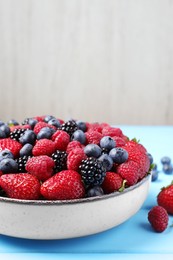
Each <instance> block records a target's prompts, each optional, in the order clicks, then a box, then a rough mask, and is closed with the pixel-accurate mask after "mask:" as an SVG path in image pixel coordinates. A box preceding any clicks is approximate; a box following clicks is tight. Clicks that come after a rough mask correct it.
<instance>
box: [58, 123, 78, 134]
mask: <svg viewBox="0 0 173 260" xmlns="http://www.w3.org/2000/svg"><path fill="white" fill-rule="evenodd" d="M60 129H61V130H63V131H65V132H67V133H68V134H69V135H70V137H71V136H72V134H73V133H74V132H75V131H76V130H78V126H77V124H76V122H75V120H69V121H67V122H65V123H64V124H62V125H61V127H60Z"/></svg>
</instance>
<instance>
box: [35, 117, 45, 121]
mask: <svg viewBox="0 0 173 260" xmlns="http://www.w3.org/2000/svg"><path fill="white" fill-rule="evenodd" d="M33 118H34V119H36V120H37V121H38V122H43V121H44V118H45V116H34V117H33Z"/></svg>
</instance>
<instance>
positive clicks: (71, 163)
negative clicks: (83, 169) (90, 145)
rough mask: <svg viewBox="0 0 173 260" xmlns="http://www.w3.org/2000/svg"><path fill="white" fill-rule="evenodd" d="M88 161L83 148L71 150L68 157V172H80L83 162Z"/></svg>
mask: <svg viewBox="0 0 173 260" xmlns="http://www.w3.org/2000/svg"><path fill="white" fill-rule="evenodd" d="M84 159H86V155H85V153H84V151H83V149H81V148H75V149H73V150H71V151H70V152H69V154H68V156H67V168H68V170H74V171H78V170H79V165H80V164H81V161H82V160H84Z"/></svg>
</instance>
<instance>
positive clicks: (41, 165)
mask: <svg viewBox="0 0 173 260" xmlns="http://www.w3.org/2000/svg"><path fill="white" fill-rule="evenodd" d="M54 166H55V162H54V160H53V159H52V158H50V157H49V156H47V155H39V156H35V157H31V158H29V159H28V161H27V163H26V166H25V168H26V170H27V171H28V172H29V173H30V174H32V175H34V176H36V177H37V178H38V179H39V180H41V181H45V180H47V179H48V178H50V177H51V176H52V174H53V168H54Z"/></svg>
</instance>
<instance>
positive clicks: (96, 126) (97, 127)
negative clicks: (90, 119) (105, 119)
mask: <svg viewBox="0 0 173 260" xmlns="http://www.w3.org/2000/svg"><path fill="white" fill-rule="evenodd" d="M88 131H96V132H99V133H102V126H101V125H100V124H99V123H92V124H90V125H89V127H88Z"/></svg>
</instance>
